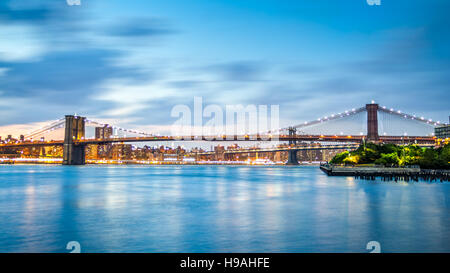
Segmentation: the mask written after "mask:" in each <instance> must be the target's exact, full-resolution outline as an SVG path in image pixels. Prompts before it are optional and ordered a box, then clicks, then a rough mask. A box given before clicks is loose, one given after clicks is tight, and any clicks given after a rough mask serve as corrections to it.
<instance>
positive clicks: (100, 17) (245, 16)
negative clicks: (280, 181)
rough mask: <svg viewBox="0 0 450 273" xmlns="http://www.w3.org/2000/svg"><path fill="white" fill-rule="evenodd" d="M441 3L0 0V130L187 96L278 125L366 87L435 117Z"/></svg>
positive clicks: (149, 109) (130, 116)
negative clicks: (265, 115) (251, 108)
mask: <svg viewBox="0 0 450 273" xmlns="http://www.w3.org/2000/svg"><path fill="white" fill-rule="evenodd" d="M449 10H450V3H448V1H445V0H431V1H419V0H417V1H414V0H410V1H407V0H403V1H402V0H398V1H383V0H382V4H381V6H369V5H367V3H366V1H365V0H341V1H331V0H329V1H326V0H314V1H312V0H309V1H301V0H296V1H281V0H277V1H275V0H274V1H268V0H257V1H254V0H209V1H204V0H192V1H186V0H180V1H175V0H164V1H160V0H158V1H149V0H134V1H124V0H108V1H104V0H81V5H80V6H68V5H67V4H66V1H65V0H23V1H11V0H1V2H0V135H5V134H7V131H10V130H14V132H12V133H15V132H21V129H22V128H30V126H37V125H38V124H40V123H45V122H46V121H48V120H53V119H57V118H60V117H62V116H63V115H65V114H71V113H78V114H81V115H86V116H88V117H93V118H96V119H100V120H104V121H109V122H111V123H114V124H117V125H119V126H123V127H136V128H142V129H146V128H147V129H148V130H154V129H155V127H153V126H152V127H149V126H148V125H150V124H151V125H155V126H160V127H161V128H163V127H164V126H167V125H171V124H172V123H173V122H174V121H175V119H174V118H171V117H170V111H171V109H172V107H173V106H175V105H176V104H192V103H193V97H194V96H202V97H203V101H204V103H205V104H212V103H215V104H219V105H223V106H224V105H226V104H244V105H246V104H267V105H270V104H278V105H280V117H281V121H280V122H281V124H282V125H288V124H297V123H300V122H303V121H308V120H313V119H315V118H317V117H320V116H324V115H330V114H332V113H336V112H340V111H343V110H346V109H351V108H355V107H359V106H362V105H363V104H365V103H368V102H370V101H371V100H372V99H373V100H375V101H377V102H380V104H383V105H387V106H388V107H394V108H396V109H401V110H402V111H404V112H409V113H413V114H417V115H419V116H421V115H423V116H425V117H429V118H432V119H434V120H441V121H447V118H448V115H449V114H450V113H449V107H448V105H449V103H448V102H449V98H450V95H449V94H450V92H449V90H450V53H449V50H448V49H449V48H450V40H449V39H450V38H449V37H450V30H449V29H448V26H449V25H450V19H449V16H448V15H447V13H448V11H449ZM13 125H14V126H13Z"/></svg>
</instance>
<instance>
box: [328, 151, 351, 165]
mask: <svg viewBox="0 0 450 273" xmlns="http://www.w3.org/2000/svg"><path fill="white" fill-rule="evenodd" d="M348 155H349V152H348V151H345V152H342V153H339V154H337V155H336V156H334V157H333V159H331V161H330V163H332V164H342V163H344V159H345V158H347V157H348Z"/></svg>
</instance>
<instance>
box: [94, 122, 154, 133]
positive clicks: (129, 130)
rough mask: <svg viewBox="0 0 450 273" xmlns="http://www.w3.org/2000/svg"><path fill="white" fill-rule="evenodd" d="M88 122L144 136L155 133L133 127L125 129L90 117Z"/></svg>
mask: <svg viewBox="0 0 450 273" xmlns="http://www.w3.org/2000/svg"><path fill="white" fill-rule="evenodd" d="M86 123H88V124H92V125H95V126H100V127H105V126H110V127H112V128H113V129H116V130H119V131H122V132H126V133H132V134H138V135H143V136H153V134H150V133H146V132H142V131H137V130H132V129H125V128H121V127H117V126H113V125H109V124H105V123H101V122H97V121H94V120H89V119H86Z"/></svg>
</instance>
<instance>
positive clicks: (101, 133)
mask: <svg viewBox="0 0 450 273" xmlns="http://www.w3.org/2000/svg"><path fill="white" fill-rule="evenodd" d="M112 135H113V128H112V127H111V126H108V125H105V126H103V127H95V138H97V139H106V138H109V137H110V136H112Z"/></svg>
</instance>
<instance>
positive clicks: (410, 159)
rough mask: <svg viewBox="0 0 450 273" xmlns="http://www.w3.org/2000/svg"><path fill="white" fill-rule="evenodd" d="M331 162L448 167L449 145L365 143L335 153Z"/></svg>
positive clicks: (449, 161) (425, 167)
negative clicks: (351, 149)
mask: <svg viewBox="0 0 450 273" xmlns="http://www.w3.org/2000/svg"><path fill="white" fill-rule="evenodd" d="M330 163H333V164H379V165H385V166H411V165H420V167H421V168H424V169H450V145H449V144H447V145H445V146H444V147H440V148H438V149H433V148H421V147H419V146H417V145H409V146H397V145H395V144H381V145H377V144H374V143H367V144H366V145H361V146H359V147H358V149H356V150H355V151H352V152H348V151H345V152H343V153H340V154H337V155H336V156H335V157H334V158H333V159H332V160H331V161H330Z"/></svg>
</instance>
